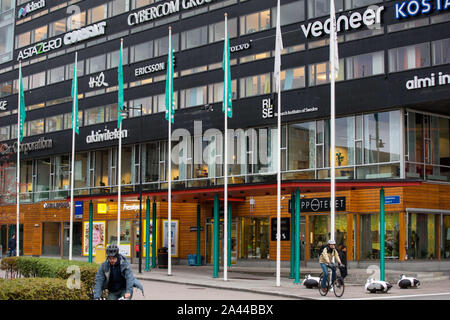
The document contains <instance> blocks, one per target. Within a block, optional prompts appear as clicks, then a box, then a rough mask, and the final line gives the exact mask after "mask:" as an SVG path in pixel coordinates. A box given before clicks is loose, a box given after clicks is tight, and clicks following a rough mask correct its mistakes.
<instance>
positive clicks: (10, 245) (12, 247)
mask: <svg viewBox="0 0 450 320" xmlns="http://www.w3.org/2000/svg"><path fill="white" fill-rule="evenodd" d="M16 244H17V240H16V239H15V238H14V239H13V238H11V239H9V241H8V249H9V250H16Z"/></svg>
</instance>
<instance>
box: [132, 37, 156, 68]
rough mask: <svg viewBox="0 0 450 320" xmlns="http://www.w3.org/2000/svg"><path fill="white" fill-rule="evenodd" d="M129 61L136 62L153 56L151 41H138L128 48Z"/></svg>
mask: <svg viewBox="0 0 450 320" xmlns="http://www.w3.org/2000/svg"><path fill="white" fill-rule="evenodd" d="M130 51H131V52H130V55H131V59H130V62H131V63H133V62H138V61H142V60H147V59H151V58H153V41H147V42H144V43H140V44H137V45H134V46H131V48H130Z"/></svg>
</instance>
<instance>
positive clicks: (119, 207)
mask: <svg viewBox="0 0 450 320" xmlns="http://www.w3.org/2000/svg"><path fill="white" fill-rule="evenodd" d="M122 50H123V39H120V52H121V53H122ZM119 67H120V66H119ZM118 108H119V112H120V110H122V108H123V106H118ZM120 116H122V115H120ZM118 156H119V159H118V164H117V171H118V173H117V179H118V190H117V247H118V248H119V251H120V209H121V186H122V121H120V124H119V155H118Z"/></svg>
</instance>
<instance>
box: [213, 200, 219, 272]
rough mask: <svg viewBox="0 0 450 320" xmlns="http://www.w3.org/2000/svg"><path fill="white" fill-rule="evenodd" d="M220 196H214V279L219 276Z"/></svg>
mask: <svg viewBox="0 0 450 320" xmlns="http://www.w3.org/2000/svg"><path fill="white" fill-rule="evenodd" d="M219 224H220V220H219V196H218V195H217V193H216V194H215V195H214V241H213V262H214V271H213V278H217V277H218V276H219Z"/></svg>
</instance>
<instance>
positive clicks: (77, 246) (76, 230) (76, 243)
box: [63, 222, 83, 257]
mask: <svg viewBox="0 0 450 320" xmlns="http://www.w3.org/2000/svg"><path fill="white" fill-rule="evenodd" d="M72 227H73V234H72V256H73V257H81V248H82V246H83V245H82V236H83V232H82V223H81V222H73V223H72ZM69 241H70V222H64V225H63V257H68V256H69V245H70V242H69Z"/></svg>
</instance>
